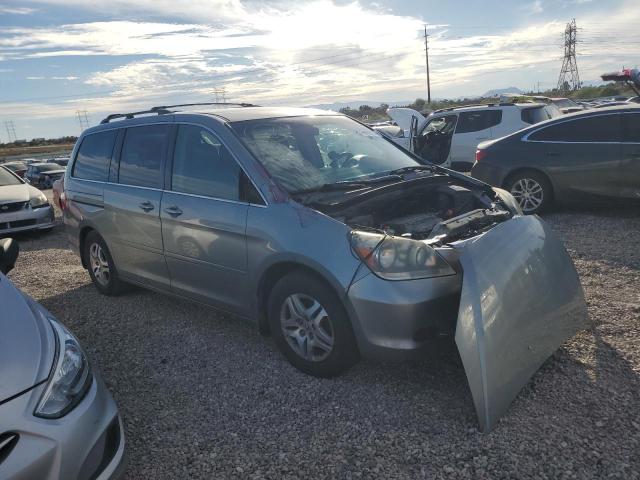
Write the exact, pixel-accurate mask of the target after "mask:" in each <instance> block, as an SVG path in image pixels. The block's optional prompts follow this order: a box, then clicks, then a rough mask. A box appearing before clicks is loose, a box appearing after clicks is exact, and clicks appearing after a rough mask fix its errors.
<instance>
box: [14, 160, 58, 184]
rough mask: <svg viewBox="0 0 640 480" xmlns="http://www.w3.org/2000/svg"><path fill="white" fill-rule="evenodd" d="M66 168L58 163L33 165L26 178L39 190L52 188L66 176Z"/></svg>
mask: <svg viewBox="0 0 640 480" xmlns="http://www.w3.org/2000/svg"><path fill="white" fill-rule="evenodd" d="M64 172H65V168H64V167H62V166H60V165H58V164H57V163H32V164H31V165H29V168H27V173H25V176H24V178H25V179H26V180H27V181H28V182H29V183H30V184H31V185H33V186H35V187H38V188H51V187H52V186H53V182H55V181H56V180H58V179H59V178H62V177H63V176H64Z"/></svg>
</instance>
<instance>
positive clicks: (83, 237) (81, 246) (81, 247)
mask: <svg viewBox="0 0 640 480" xmlns="http://www.w3.org/2000/svg"><path fill="white" fill-rule="evenodd" d="M95 231H96V229H95V228H93V227H92V226H91V225H85V226H83V227H82V228H80V234H79V235H78V249H79V250H80V261H81V262H82V266H83V267H84V268H88V263H87V259H86V257H85V254H84V250H85V248H84V242H85V241H86V239H87V235H89V233H91V232H95Z"/></svg>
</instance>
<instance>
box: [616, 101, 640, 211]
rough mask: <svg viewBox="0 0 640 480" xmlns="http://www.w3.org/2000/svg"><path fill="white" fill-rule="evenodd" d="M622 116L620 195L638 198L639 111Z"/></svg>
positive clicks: (639, 180)
mask: <svg viewBox="0 0 640 480" xmlns="http://www.w3.org/2000/svg"><path fill="white" fill-rule="evenodd" d="M622 118H623V134H624V136H623V143H622V162H621V164H620V171H619V172H618V179H619V183H620V190H619V193H620V196H621V197H623V198H633V199H638V200H640V112H633V113H631V112H630V113H625V114H624V115H622Z"/></svg>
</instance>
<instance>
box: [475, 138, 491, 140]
mask: <svg viewBox="0 0 640 480" xmlns="http://www.w3.org/2000/svg"><path fill="white" fill-rule="evenodd" d="M476 140H489V137H476Z"/></svg>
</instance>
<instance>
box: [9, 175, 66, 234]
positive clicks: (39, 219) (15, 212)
mask: <svg viewBox="0 0 640 480" xmlns="http://www.w3.org/2000/svg"><path fill="white" fill-rule="evenodd" d="M54 221H55V217H54V213H53V207H52V206H51V204H50V203H49V201H48V200H47V197H46V196H45V195H44V193H42V192H41V191H40V190H38V189H37V188H35V187H32V186H31V185H29V184H27V183H26V182H25V181H24V180H22V179H21V178H20V177H18V176H17V175H16V174H14V173H13V172H11V171H10V170H9V169H7V168H4V167H2V166H0V235H5V234H8V233H15V232H21V231H26V230H47V229H50V228H52V227H53V226H54Z"/></svg>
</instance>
